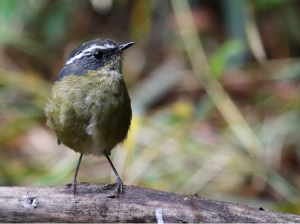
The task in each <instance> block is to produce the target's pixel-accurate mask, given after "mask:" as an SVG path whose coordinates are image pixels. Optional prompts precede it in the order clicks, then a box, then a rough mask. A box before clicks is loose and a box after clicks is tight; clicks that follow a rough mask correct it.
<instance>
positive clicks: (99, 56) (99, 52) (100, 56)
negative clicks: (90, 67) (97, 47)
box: [94, 51, 103, 60]
mask: <svg viewBox="0 0 300 224" xmlns="http://www.w3.org/2000/svg"><path fill="white" fill-rule="evenodd" d="M94 57H95V58H96V59H97V60H100V59H101V58H102V57H103V53H102V52H101V51H95V52H94Z"/></svg>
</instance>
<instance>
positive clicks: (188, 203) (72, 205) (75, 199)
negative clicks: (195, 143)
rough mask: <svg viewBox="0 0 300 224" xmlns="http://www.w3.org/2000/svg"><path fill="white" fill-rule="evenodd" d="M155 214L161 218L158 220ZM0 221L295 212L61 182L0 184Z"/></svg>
mask: <svg viewBox="0 0 300 224" xmlns="http://www.w3.org/2000/svg"><path fill="white" fill-rule="evenodd" d="M158 220H160V221H159V222H158ZM0 222H151V223H163V222H165V223H170V222H171V223H180V222H215V223H216V222H223V223H226V222H236V223H237V222H239V223H241V222H243V223H249V222H260V223H262V222H269V223H270V222H272V223H274V222H281V223H283V222H300V216H296V215H291V214H286V213H281V212H275V211H267V210H264V209H262V208H260V209H259V208H254V207H249V206H245V205H241V204H233V203H227V202H220V201H213V200H208V199H204V198H201V197H198V196H197V195H182V194H176V193H171V192H164V191H157V190H152V189H145V188H139V187H134V186H126V187H125V193H124V194H120V195H118V194H116V193H114V189H105V188H104V185H103V184H95V185H91V186H78V187H77V194H76V195H75V196H74V195H73V192H72V191H71V189H66V188H65V187H62V186H59V187H1V188H0Z"/></svg>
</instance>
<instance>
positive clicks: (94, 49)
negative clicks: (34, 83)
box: [45, 38, 134, 195]
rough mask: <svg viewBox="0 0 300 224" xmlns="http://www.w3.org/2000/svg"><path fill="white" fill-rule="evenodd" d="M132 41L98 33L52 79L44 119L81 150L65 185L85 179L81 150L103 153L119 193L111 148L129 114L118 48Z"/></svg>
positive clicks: (123, 133)
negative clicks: (118, 40) (81, 173)
mask: <svg viewBox="0 0 300 224" xmlns="http://www.w3.org/2000/svg"><path fill="white" fill-rule="evenodd" d="M133 44H134V42H129V43H126V44H121V45H119V44H117V43H116V42H115V41H113V40H110V39H106V38H97V39H94V40H90V41H88V42H86V43H83V44H81V45H80V46H78V47H77V48H75V49H74V50H73V51H72V52H71V53H70V55H69V57H68V59H67V60H66V62H65V64H64V67H63V68H62V70H61V71H60V73H59V75H58V79H57V81H56V82H55V83H54V84H53V86H52V90H51V98H50V99H49V101H48V103H47V104H46V106H45V116H46V121H47V122H46V124H47V126H49V127H50V128H51V129H52V130H53V131H54V132H55V134H56V136H57V141H58V144H61V143H63V144H64V145H65V146H67V147H69V148H70V149H73V150H74V151H75V152H78V153H80V157H79V161H78V164H77V167H76V170H75V175H74V178H73V180H72V182H71V183H68V184H66V185H65V186H66V187H67V188H70V187H72V189H73V193H74V195H75V194H76V186H77V185H79V184H81V185H83V184H87V185H88V183H87V182H86V181H82V182H80V183H78V182H77V180H76V177H77V173H78V170H79V166H80V163H81V160H82V157H83V155H88V154H92V155H96V156H105V157H106V158H107V160H108V162H109V163H110V165H111V167H112V169H113V171H114V173H115V175H116V177H117V179H116V183H114V184H111V185H107V186H117V187H116V192H117V193H124V190H123V186H124V185H123V182H122V180H121V178H120V176H119V175H118V172H117V170H116V169H115V167H114V165H113V163H112V161H111V160H110V157H109V156H110V155H111V150H112V149H113V148H114V147H115V146H116V145H117V144H119V143H122V142H123V141H124V140H125V139H126V137H127V134H128V130H129V128H130V124H131V119H132V110H131V101H130V97H129V94H128V91H127V87H126V85H125V82H124V79H123V75H122V53H123V51H124V50H125V49H127V48H129V47H130V46H132V45H133Z"/></svg>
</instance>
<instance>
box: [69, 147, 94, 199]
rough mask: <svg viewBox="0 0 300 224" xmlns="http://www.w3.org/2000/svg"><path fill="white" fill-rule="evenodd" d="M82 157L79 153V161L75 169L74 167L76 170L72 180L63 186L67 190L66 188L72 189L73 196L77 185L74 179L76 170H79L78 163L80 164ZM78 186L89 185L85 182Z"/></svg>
mask: <svg viewBox="0 0 300 224" xmlns="http://www.w3.org/2000/svg"><path fill="white" fill-rule="evenodd" d="M82 156H83V154H82V153H81V154H80V157H79V161H78V164H77V167H76V170H75V175H74V178H73V180H72V182H71V183H68V184H66V185H65V186H66V187H67V188H68V187H73V193H74V194H76V185H78V183H77V181H76V177H77V173H78V170H79V166H80V163H81V159H82ZM79 184H80V185H89V183H88V182H86V181H81V182H80V183H79Z"/></svg>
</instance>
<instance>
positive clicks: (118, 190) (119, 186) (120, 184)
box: [104, 177, 124, 194]
mask: <svg viewBox="0 0 300 224" xmlns="http://www.w3.org/2000/svg"><path fill="white" fill-rule="evenodd" d="M115 186H117V188H116V190H115V191H116V193H118V194H123V193H124V191H123V186H124V185H123V182H122V180H121V178H120V177H117V180H116V183H113V184H106V185H104V188H105V189H108V188H112V187H115Z"/></svg>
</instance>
